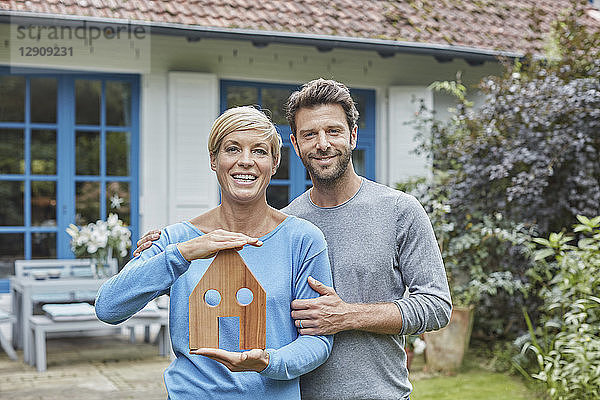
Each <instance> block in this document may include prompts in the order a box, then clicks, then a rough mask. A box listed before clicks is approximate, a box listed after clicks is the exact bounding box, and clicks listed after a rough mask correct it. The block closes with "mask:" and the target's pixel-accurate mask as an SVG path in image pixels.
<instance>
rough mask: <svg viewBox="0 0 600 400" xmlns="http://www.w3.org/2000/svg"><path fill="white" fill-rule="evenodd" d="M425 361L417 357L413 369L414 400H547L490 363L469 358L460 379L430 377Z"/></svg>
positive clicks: (470, 356) (438, 376) (516, 377)
mask: <svg viewBox="0 0 600 400" xmlns="http://www.w3.org/2000/svg"><path fill="white" fill-rule="evenodd" d="M423 367H424V360H423V357H422V356H421V357H415V359H414V360H413V367H412V368H411V377H410V378H411V382H412V384H413V386H414V391H413V393H412V394H411V397H410V398H411V400H427V399H436V400H456V399H460V400H505V399H511V400H533V399H543V398H544V395H543V394H542V392H540V391H539V390H537V389H535V388H532V387H531V386H530V385H528V384H527V383H525V381H524V380H523V379H522V378H520V377H519V376H515V375H511V374H509V373H508V372H505V373H501V372H495V371H494V370H493V369H491V368H490V366H489V361H488V360H485V359H482V358H479V357H477V356H475V355H474V354H472V353H469V354H467V356H466V358H465V361H464V363H463V366H462V368H461V369H460V371H459V372H458V373H457V374H456V375H452V376H446V375H440V374H428V373H426V372H424V371H423Z"/></svg>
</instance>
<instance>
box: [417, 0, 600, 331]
mask: <svg viewBox="0 0 600 400" xmlns="http://www.w3.org/2000/svg"><path fill="white" fill-rule="evenodd" d="M576 3H577V5H576V6H574V7H573V9H572V10H570V12H568V13H567V14H565V15H564V16H563V17H562V18H561V19H560V20H559V21H557V22H556V23H555V25H554V34H553V38H554V40H553V46H552V47H553V51H552V54H551V55H549V56H548V57H546V58H543V59H541V58H536V57H533V56H531V55H530V56H527V57H525V58H524V59H522V60H516V61H511V60H504V66H505V70H504V73H503V74H502V76H499V77H488V78H485V79H484V80H482V82H481V83H480V86H479V89H480V90H481V91H482V92H483V94H484V98H483V101H482V102H481V103H482V104H480V105H479V106H478V107H474V106H473V104H472V103H470V102H469V101H468V100H467V96H466V92H467V88H466V87H464V85H462V83H461V82H460V76H459V77H458V79H457V81H456V82H438V83H435V84H433V85H432V88H433V89H434V90H439V91H444V92H447V93H450V94H452V95H453V96H454V97H455V98H456V100H457V101H456V106H455V107H454V108H453V109H451V110H450V111H451V112H450V118H449V119H447V120H443V121H442V120H438V119H437V118H436V116H435V115H434V114H433V113H432V112H431V111H430V110H428V109H426V108H425V107H424V106H422V107H421V110H420V112H419V114H418V117H417V118H416V120H415V121H414V124H415V126H416V128H417V131H419V132H420V138H419V139H420V142H421V147H420V148H419V151H420V152H421V153H422V154H426V155H427V156H428V157H430V158H431V162H432V165H433V169H434V177H436V179H434V180H433V181H432V182H429V183H428V186H427V190H426V191H427V192H429V193H430V196H437V197H436V199H434V200H436V201H438V202H441V204H442V205H443V206H444V207H447V209H448V212H446V213H445V214H443V218H444V221H443V223H442V224H440V225H439V226H437V227H436V224H435V221H434V227H436V234H437V235H438V238H442V242H443V243H440V244H443V245H444V246H445V247H446V250H445V253H446V254H445V261H446V264H447V266H448V269H449V276H450V278H451V279H454V278H455V277H456V276H457V275H461V274H462V275H463V278H462V279H461V280H459V281H458V283H456V282H455V284H456V286H455V287H454V288H453V290H455V292H456V290H460V289H461V288H462V289H468V288H469V285H466V286H465V282H466V283H470V282H475V283H477V281H479V282H488V283H490V284H495V285H496V286H497V288H498V289H501V290H498V291H497V293H496V294H495V295H489V294H488V293H493V292H494V290H490V291H488V290H487V289H486V290H481V291H480V295H479V296H477V298H475V297H473V302H478V303H479V308H478V314H479V315H485V316H486V317H485V319H483V318H479V319H476V329H477V328H479V329H480V330H481V331H482V332H484V333H485V334H487V335H488V336H490V335H495V336H498V335H500V336H501V335H502V334H509V335H514V334H516V333H517V332H518V331H519V330H521V329H524V328H525V325H524V322H523V321H522V316H521V313H520V306H521V305H523V304H524V303H525V302H526V301H527V302H528V303H529V306H530V307H529V309H530V310H534V309H535V308H536V305H537V304H539V301H540V299H539V298H537V297H536V296H535V293H537V288H535V287H533V288H532V287H531V286H530V282H529V279H530V278H529V277H528V276H527V272H528V271H529V270H530V266H531V264H530V262H531V261H530V260H528V259H527V254H526V253H527V251H528V249H527V245H526V243H525V240H524V238H526V237H527V235H531V234H536V235H538V236H547V235H548V234H549V233H550V232H552V231H559V230H561V229H563V227H567V226H571V225H572V224H573V223H574V222H575V221H576V216H577V215H600V33H599V32H598V31H596V32H590V31H589V30H588V29H587V28H586V27H585V26H583V25H581V24H580V23H579V21H581V16H582V15H581V13H582V5H583V4H584V3H585V2H581V1H579V0H577V1H576ZM440 176H442V177H443V179H437V178H439V177H440ZM420 200H422V202H423V203H425V204H426V206H427V205H428V204H429V205H431V207H429V209H430V213H433V214H435V213H436V212H437V213H438V214H439V210H440V209H443V208H439V207H438V211H436V210H435V209H434V208H433V206H434V205H435V202H433V201H430V200H431V199H429V200H428V199H427V198H425V201H423V199H422V198H420ZM433 214H432V215H433ZM496 215H501V216H502V218H496ZM435 218H436V217H435V216H434V217H432V219H433V220H435ZM449 226H451V227H452V229H451V230H449V229H446V228H447V227H449ZM444 227H446V228H444ZM497 229H499V230H497ZM487 232H512V233H513V234H512V236H508V235H506V234H502V235H500V236H498V235H495V236H493V237H492V236H487V235H486V233H487ZM481 233H483V234H481ZM457 271H459V272H457ZM509 273H510V275H509ZM453 274H454V276H453ZM464 277H466V281H465V278H464ZM497 277H503V278H506V279H504V280H502V282H500V281H498V280H497V279H496V280H494V279H492V278H497ZM509 280H510V285H508V281H509ZM496 281H498V282H496ZM486 288H487V286H486ZM507 288H513V290H506V289H507ZM514 288H529V290H530V292H531V293H532V294H533V295H532V296H530V297H529V298H527V299H526V298H525V296H523V295H521V294H520V293H519V292H518V291H515V290H514ZM502 289H504V290H502ZM486 292H487V293H486ZM462 293H465V291H464V290H463V292H462ZM466 293H467V294H468V291H467V292H466ZM536 302H537V303H536ZM532 316H533V317H534V318H535V317H536V314H535V311H534V312H533V314H532ZM519 320H520V321H521V323H519V322H515V321H519ZM511 330H512V331H511Z"/></svg>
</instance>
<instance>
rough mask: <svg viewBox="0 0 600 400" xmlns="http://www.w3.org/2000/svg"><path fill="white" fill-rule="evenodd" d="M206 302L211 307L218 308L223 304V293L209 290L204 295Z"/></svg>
mask: <svg viewBox="0 0 600 400" xmlns="http://www.w3.org/2000/svg"><path fill="white" fill-rule="evenodd" d="M204 302H205V303H206V304H208V305H209V306H211V307H216V306H218V305H219V304H220V303H221V293H219V291H218V290H215V289H209V290H207V291H206V292H205V293H204Z"/></svg>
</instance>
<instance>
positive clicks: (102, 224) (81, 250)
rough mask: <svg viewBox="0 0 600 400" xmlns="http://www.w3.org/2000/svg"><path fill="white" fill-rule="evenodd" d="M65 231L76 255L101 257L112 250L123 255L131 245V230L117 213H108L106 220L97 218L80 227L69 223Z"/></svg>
mask: <svg viewBox="0 0 600 400" xmlns="http://www.w3.org/2000/svg"><path fill="white" fill-rule="evenodd" d="M66 231H67V233H68V234H69V235H70V236H71V249H72V250H73V252H74V253H75V254H76V255H77V256H85V255H87V256H91V257H94V258H98V259H102V258H105V257H106V256H107V255H108V254H110V253H111V252H114V253H115V254H116V253H118V254H119V255H120V256H121V257H124V256H126V255H127V249H129V247H131V240H130V238H131V232H130V231H129V229H128V228H127V227H125V226H123V222H122V221H120V220H119V217H118V215H117V214H110V215H109V216H108V220H107V221H102V220H98V221H96V222H95V223H91V224H88V225H87V226H84V227H81V228H78V227H77V226H76V225H73V224H71V225H69V227H68V228H67V229H66Z"/></svg>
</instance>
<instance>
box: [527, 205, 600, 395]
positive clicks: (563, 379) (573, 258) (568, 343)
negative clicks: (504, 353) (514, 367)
mask: <svg viewBox="0 0 600 400" xmlns="http://www.w3.org/2000/svg"><path fill="white" fill-rule="evenodd" d="M577 218H578V220H579V222H580V224H578V225H575V228H574V233H576V234H580V235H581V238H580V239H579V240H578V242H577V246H573V245H571V244H569V243H570V242H572V241H573V240H574V238H573V237H572V236H568V235H565V234H563V233H553V234H551V235H550V236H549V238H548V239H542V238H536V239H534V241H535V242H536V243H538V244H541V245H542V246H544V248H542V249H540V250H538V251H537V252H536V256H535V259H536V260H537V261H538V262H539V263H538V265H536V267H534V269H533V270H532V276H534V277H536V278H537V279H544V278H545V276H547V275H550V276H552V279H551V280H550V281H549V282H547V283H546V284H545V285H543V286H542V289H541V290H540V293H539V295H540V297H541V298H542V299H543V301H544V303H543V306H542V314H541V318H540V321H539V326H537V328H535V329H534V327H533V324H532V323H531V320H530V319H529V315H528V314H527V313H525V317H526V321H527V325H528V326H529V334H530V341H528V342H526V343H525V345H524V346H523V352H524V353H527V352H531V353H532V354H533V355H534V356H535V360H536V362H537V371H534V372H533V373H532V374H531V376H532V377H533V378H535V379H538V380H540V381H542V382H544V383H545V385H546V387H547V390H548V394H549V396H550V398H551V399H553V400H587V399H590V400H592V399H599V398H600V297H599V295H600V217H596V218H593V219H591V220H590V219H588V218H586V217H583V216H578V217H577ZM547 258H550V261H549V262H546V261H545V260H546V259H547ZM521 371H522V372H524V370H523V369H522V368H521Z"/></svg>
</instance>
